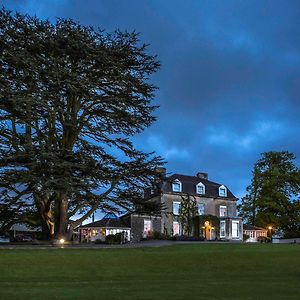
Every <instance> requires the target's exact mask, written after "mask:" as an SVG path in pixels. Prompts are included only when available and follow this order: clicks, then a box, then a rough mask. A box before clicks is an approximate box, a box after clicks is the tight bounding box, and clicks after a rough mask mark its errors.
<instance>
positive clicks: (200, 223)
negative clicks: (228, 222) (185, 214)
mask: <svg viewBox="0 0 300 300" xmlns="http://www.w3.org/2000/svg"><path fill="white" fill-rule="evenodd" d="M193 221H194V226H195V228H196V230H197V236H199V235H201V234H203V230H202V228H203V227H205V222H206V221H208V222H209V223H210V225H211V226H212V227H214V228H215V232H216V237H217V236H218V235H219V231H220V218H219V217H217V216H213V215H201V216H196V217H195V218H194V220H193Z"/></svg>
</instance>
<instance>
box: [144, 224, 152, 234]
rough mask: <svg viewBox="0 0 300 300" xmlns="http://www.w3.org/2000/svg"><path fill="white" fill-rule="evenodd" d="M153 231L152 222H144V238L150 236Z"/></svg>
mask: <svg viewBox="0 0 300 300" xmlns="http://www.w3.org/2000/svg"><path fill="white" fill-rule="evenodd" d="M151 231H152V221H151V220H144V236H147V235H149V233H150V232H151Z"/></svg>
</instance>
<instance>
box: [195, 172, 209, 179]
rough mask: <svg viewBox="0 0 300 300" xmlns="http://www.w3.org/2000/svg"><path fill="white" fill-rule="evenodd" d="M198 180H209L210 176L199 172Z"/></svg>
mask: <svg viewBox="0 0 300 300" xmlns="http://www.w3.org/2000/svg"><path fill="white" fill-rule="evenodd" d="M196 176H197V177H198V178H202V179H206V180H207V179H208V174H207V173H204V172H198V173H197V175H196Z"/></svg>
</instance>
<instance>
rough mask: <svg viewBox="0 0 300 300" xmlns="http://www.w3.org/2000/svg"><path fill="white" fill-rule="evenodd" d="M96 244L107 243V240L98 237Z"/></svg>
mask: <svg viewBox="0 0 300 300" xmlns="http://www.w3.org/2000/svg"><path fill="white" fill-rule="evenodd" d="M95 244H105V241H102V240H100V239H97V240H95Z"/></svg>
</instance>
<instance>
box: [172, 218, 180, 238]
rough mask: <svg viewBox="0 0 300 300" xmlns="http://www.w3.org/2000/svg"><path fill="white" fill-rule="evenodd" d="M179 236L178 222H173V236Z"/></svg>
mask: <svg viewBox="0 0 300 300" xmlns="http://www.w3.org/2000/svg"><path fill="white" fill-rule="evenodd" d="M179 234H180V226H179V222H176V221H174V222H173V235H179Z"/></svg>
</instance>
